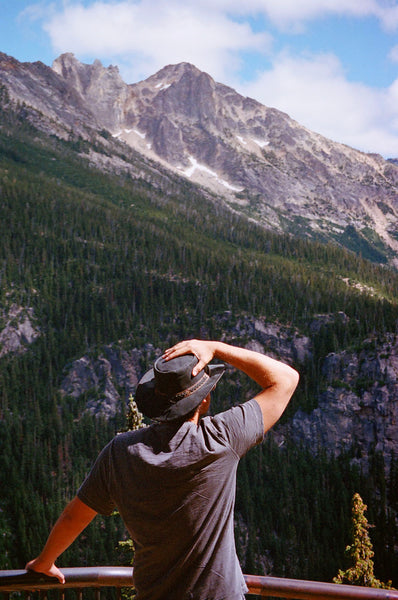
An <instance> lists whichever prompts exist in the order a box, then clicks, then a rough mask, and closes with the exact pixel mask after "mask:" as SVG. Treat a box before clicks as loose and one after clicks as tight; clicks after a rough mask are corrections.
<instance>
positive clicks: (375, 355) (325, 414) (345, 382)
mask: <svg viewBox="0 0 398 600" xmlns="http://www.w3.org/2000/svg"><path fill="white" fill-rule="evenodd" d="M322 370H323V375H324V377H325V379H326V382H327V387H326V389H324V390H323V391H321V393H320V395H319V403H318V407H317V408H315V409H314V410H313V411H312V412H311V413H310V414H307V413H305V412H304V411H302V410H299V411H297V413H296V414H295V415H294V418H293V420H292V422H291V424H289V426H288V427H287V428H286V431H285V434H286V435H289V436H293V437H294V439H295V440H296V441H297V442H302V443H305V444H307V445H309V446H310V447H311V448H312V450H313V451H314V452H317V451H318V450H319V449H320V448H323V449H327V450H328V451H329V452H331V453H333V454H335V455H338V454H340V453H341V452H342V451H350V450H352V449H354V450H355V457H354V458H353V462H358V464H360V465H361V466H362V467H364V468H365V469H366V465H367V462H368V456H369V455H373V454H374V453H375V452H380V453H381V454H382V455H383V456H384V459H385V462H386V465H387V467H388V464H389V461H390V459H391V456H392V453H393V454H394V456H397V455H398V342H397V340H396V337H395V336H394V335H393V334H390V335H387V336H386V337H385V338H384V339H383V340H382V341H377V340H376V339H374V340H368V342H367V343H365V344H364V345H363V348H362V349H361V350H358V351H357V352H353V351H343V352H339V353H332V354H329V355H328V356H327V357H326V359H325V361H324V364H323V368H322ZM283 429H284V428H282V429H281V431H280V432H279V433H282V432H283Z"/></svg>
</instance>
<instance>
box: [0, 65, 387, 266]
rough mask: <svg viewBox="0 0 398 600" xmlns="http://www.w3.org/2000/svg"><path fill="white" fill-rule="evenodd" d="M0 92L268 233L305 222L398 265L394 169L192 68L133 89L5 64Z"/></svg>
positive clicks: (76, 70) (58, 68)
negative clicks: (106, 141) (184, 181)
mask: <svg viewBox="0 0 398 600" xmlns="http://www.w3.org/2000/svg"><path fill="white" fill-rule="evenodd" d="M0 82H1V83H3V84H4V85H6V86H7V89H8V91H9V94H10V97H12V98H14V99H16V100H17V101H19V102H25V103H26V104H27V105H30V106H33V107H34V108H35V109H36V110H38V111H40V112H41V113H42V114H43V115H45V117H46V118H48V119H49V122H47V123H46V124H45V125H43V126H44V127H45V128H46V131H47V130H49V129H51V128H53V130H54V133H55V134H56V135H57V134H58V133H59V134H60V135H62V133H60V132H62V131H63V135H64V136H65V135H70V130H71V129H72V130H73V131H74V132H75V134H77V135H81V136H83V137H85V138H87V139H93V135H94V136H95V135H96V132H98V131H99V130H101V129H107V130H108V131H109V132H110V133H111V134H112V135H113V137H115V138H118V139H119V140H120V141H123V142H125V143H126V144H128V145H129V146H131V147H132V148H134V149H135V150H136V151H138V152H140V153H141V154H142V155H144V156H145V157H147V158H150V159H151V160H154V161H157V162H158V163H160V164H162V165H163V166H165V167H167V168H168V169H170V170H172V171H174V172H175V173H177V174H178V175H181V176H184V177H186V178H189V179H190V180H191V181H193V182H195V183H197V184H199V185H203V186H205V187H206V188H208V189H210V190H211V191H212V192H215V193H216V194H218V195H219V196H221V197H223V199H224V200H225V201H226V202H228V203H230V204H231V205H232V206H233V208H234V209H236V208H237V207H238V209H239V211H240V212H244V213H245V214H247V215H248V216H249V217H250V218H252V219H254V220H256V221H258V222H260V223H261V224H262V225H263V226H264V227H268V228H272V229H274V230H278V231H291V232H294V233H296V232H297V227H298V224H299V227H300V232H301V233H302V235H307V236H309V237H313V238H316V239H323V240H333V241H336V240H337V241H338V242H340V243H342V244H343V245H345V246H346V247H349V248H351V249H353V250H355V251H357V252H358V251H361V252H362V253H363V255H364V256H367V257H371V258H372V259H374V260H376V261H377V260H381V258H380V257H382V258H383V257H384V260H385V259H386V257H388V258H389V259H390V261H391V262H392V263H394V264H395V265H398V258H397V256H398V167H397V166H396V164H394V162H393V161H392V162H387V161H385V160H383V158H382V157H381V156H377V155H370V154H364V153H362V152H359V151H357V150H355V149H353V148H349V147H348V146H345V145H342V144H337V143H334V142H332V141H331V140H328V139H326V138H324V137H323V136H321V135H318V134H316V133H314V132H312V131H309V130H308V129H306V128H305V127H302V126H301V125H300V124H299V123H297V122H295V121H294V120H293V119H291V118H290V117H289V116H288V115H286V114H285V113H282V112H280V111H278V110H277V109H274V108H269V107H266V106H263V105H262V104H260V103H259V102H257V101H255V100H252V99H250V98H245V97H243V96H241V95H240V94H238V93H237V92H236V91H235V90H233V89H232V88H230V87H227V86H225V85H223V84H220V83H217V82H215V81H214V79H212V78H211V77H210V75H208V74H207V73H205V72H203V71H200V70H199V69H198V68H197V67H195V66H194V65H192V64H191V63H188V62H182V63H178V64H174V65H167V66H165V67H163V68H162V69H161V70H159V71H158V72H157V73H155V74H154V75H152V76H151V77H149V78H148V79H145V80H143V81H140V82H139V83H135V84H131V85H128V84H126V83H125V82H124V81H123V80H122V78H121V76H120V74H119V71H118V69H117V68H116V67H113V66H109V67H107V68H106V67H104V66H103V65H102V64H101V62H100V61H99V60H96V61H94V63H93V64H91V65H87V64H83V63H80V62H79V61H78V60H77V59H76V57H75V56H74V55H73V54H71V53H66V54H62V55H61V56H60V57H59V58H58V59H56V60H55V61H54V65H53V69H51V68H49V67H46V66H45V65H43V64H38V63H34V64H29V63H25V64H21V63H18V61H15V59H10V58H9V57H6V56H5V55H0ZM65 132H68V133H65ZM368 232H371V233H368ZM358 248H359V250H358Z"/></svg>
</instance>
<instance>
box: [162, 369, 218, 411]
mask: <svg viewBox="0 0 398 600" xmlns="http://www.w3.org/2000/svg"><path fill="white" fill-rule="evenodd" d="M208 379H210V376H209V375H208V374H207V373H203V376H202V377H201V378H200V380H199V381H198V382H197V383H195V385H193V386H192V387H190V388H187V389H186V390H183V391H182V392H178V394H175V396H173V397H172V398H171V399H170V402H171V403H172V404H175V403H176V402H178V401H179V400H182V399H183V398H186V397H187V396H190V395H191V394H193V393H194V392H196V391H198V390H200V388H201V387H203V386H204V384H205V383H206V381H207V380H208ZM155 394H156V395H157V396H167V395H168V394H164V393H163V392H159V390H157V389H156V388H155Z"/></svg>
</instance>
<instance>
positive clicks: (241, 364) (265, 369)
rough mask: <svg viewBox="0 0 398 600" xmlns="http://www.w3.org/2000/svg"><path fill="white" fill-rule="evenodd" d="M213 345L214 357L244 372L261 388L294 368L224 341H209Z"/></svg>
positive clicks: (291, 373)
mask: <svg viewBox="0 0 398 600" xmlns="http://www.w3.org/2000/svg"><path fill="white" fill-rule="evenodd" d="M210 344H212V345H213V352H214V357H215V358H218V359H219V360H221V361H222V362H226V363H228V364H230V365H232V366H233V367H235V368H237V369H239V370H240V371H242V372H243V373H246V375H248V376H249V377H250V378H251V379H253V380H254V381H255V382H256V383H258V384H259V385H260V386H261V388H262V389H267V388H269V387H271V386H273V385H277V384H278V383H280V382H281V381H282V380H284V378H286V377H288V376H292V375H293V372H294V370H293V369H292V368H291V367H289V366H288V365H286V364H284V363H281V362H280V361H277V360H275V359H273V358H271V357H270V356H266V355H264V354H260V353H259V352H254V351H252V350H247V349H246V348H239V347H237V346H231V345H229V344H225V343H224V342H217V341H216V342H210Z"/></svg>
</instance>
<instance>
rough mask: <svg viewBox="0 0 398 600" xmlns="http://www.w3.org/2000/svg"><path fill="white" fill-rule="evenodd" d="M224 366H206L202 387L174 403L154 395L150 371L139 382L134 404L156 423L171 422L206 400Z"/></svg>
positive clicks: (152, 374) (151, 372)
mask: <svg viewBox="0 0 398 600" xmlns="http://www.w3.org/2000/svg"><path fill="white" fill-rule="evenodd" d="M224 371H225V365H207V367H205V372H206V373H207V375H208V376H209V377H208V379H207V380H206V381H205V382H204V383H203V385H202V386H201V387H200V388H199V389H198V390H196V391H194V392H192V394H190V395H189V396H186V397H185V398H182V399H181V400H178V401H177V402H175V403H172V402H171V401H170V398H165V397H162V396H159V395H158V394H156V393H155V375H154V370H153V369H150V370H149V371H148V372H147V373H145V375H144V376H143V377H142V379H141V380H140V381H139V383H138V386H137V390H136V393H135V398H134V400H135V402H136V404H137V407H138V410H139V411H140V412H142V414H143V415H145V416H146V417H149V418H150V419H155V420H157V421H173V420H174V419H180V418H182V417H184V416H185V415H187V414H189V413H190V412H191V411H193V410H194V409H195V408H197V407H198V406H199V404H200V403H201V402H202V400H204V399H205V398H206V396H207V395H208V394H209V393H210V392H211V391H212V389H213V388H214V387H215V386H216V385H217V383H218V381H219V380H220V379H221V377H222V375H223V373H224Z"/></svg>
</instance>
